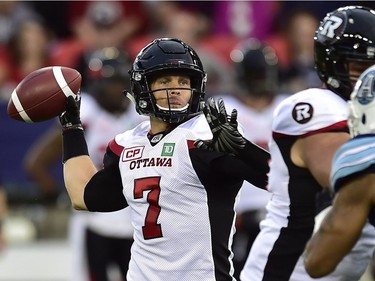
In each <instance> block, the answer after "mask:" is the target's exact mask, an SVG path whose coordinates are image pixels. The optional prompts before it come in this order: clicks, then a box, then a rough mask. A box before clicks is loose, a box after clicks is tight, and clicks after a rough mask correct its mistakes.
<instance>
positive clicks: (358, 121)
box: [304, 66, 375, 277]
mask: <svg viewBox="0 0 375 281" xmlns="http://www.w3.org/2000/svg"><path fill="white" fill-rule="evenodd" d="M374 86H375V66H371V67H370V68H369V69H367V70H366V71H365V72H364V73H363V74H362V75H361V77H360V78H359V80H358V82H357V84H356V87H355V89H354V91H353V94H352V95H351V100H350V101H349V102H348V103H349V105H350V106H349V108H350V115H349V119H348V124H349V129H350V134H351V136H352V137H353V139H351V140H349V141H348V142H347V143H345V144H344V145H343V146H342V147H341V148H340V149H339V150H338V151H337V153H336V155H335V157H334V158H333V163H332V170H331V186H332V187H333V192H334V193H335V197H334V201H333V204H332V208H331V209H330V210H329V212H328V214H327V216H326V217H325V219H324V220H323V222H322V223H321V225H320V227H319V229H318V231H317V232H316V233H315V234H314V235H313V237H312V238H311V239H310V241H309V242H308V243H307V246H306V250H305V253H304V262H305V266H306V270H307V272H308V273H309V274H310V275H311V276H313V277H322V276H324V275H327V274H329V273H330V272H332V271H333V270H334V269H335V267H336V266H337V264H338V263H339V262H340V261H341V260H342V259H343V257H344V256H345V255H346V254H348V253H349V251H350V250H351V249H352V248H353V247H354V245H355V243H356V242H357V240H358V239H359V237H360V236H361V232H362V229H363V227H364V226H365V225H366V223H367V222H368V221H369V222H370V223H371V224H372V225H374V226H375V220H374V219H375V217H374V214H375V213H374V206H375V181H374V160H375V148H374V139H373V138H374V134H375V124H374V121H375V118H374V115H373V114H374V108H375V107H374V105H375V101H374V98H375V87H374ZM368 251H369V252H370V251H371V248H369V249H368ZM370 253H371V252H370Z"/></svg>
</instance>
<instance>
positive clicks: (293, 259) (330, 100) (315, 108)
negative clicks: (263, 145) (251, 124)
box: [241, 88, 374, 281]
mask: <svg viewBox="0 0 375 281" xmlns="http://www.w3.org/2000/svg"><path fill="white" fill-rule="evenodd" d="M347 116H348V107H347V104H346V102H345V101H344V100H343V99H342V98H340V97H339V96H338V95H336V94H334V93H333V92H331V91H330V90H326V89H317V88H312V89H308V90H305V91H301V92H298V93H296V94H294V95H292V96H290V97H288V98H287V99H285V100H284V101H283V102H281V104H280V105H279V106H278V107H277V109H276V110H275V115H274V122H273V125H272V131H273V133H272V134H273V136H272V139H271V141H270V145H269V149H270V153H271V159H272V160H271V164H270V174H269V186H268V189H269V191H270V192H271V193H272V197H271V200H270V201H269V203H268V204H267V215H266V218H265V219H264V220H263V221H262V222H261V223H260V228H261V231H260V233H259V235H258V237H257V238H256V240H255V241H254V244H253V246H252V248H251V251H250V254H249V257H248V259H247V261H246V264H245V267H244V269H243V271H242V272H241V280H242V281H261V280H278V281H287V280H293V281H301V280H317V279H311V278H310V277H309V276H308V274H307V273H306V271H305V269H304V266H303V263H302V260H301V258H300V256H301V254H302V253H303V250H304V247H305V244H306V242H307V241H308V239H309V238H310V237H311V234H312V233H313V229H314V221H315V214H316V195H317V193H318V192H319V191H320V190H321V187H320V185H319V184H318V183H317V181H316V180H315V179H314V178H313V176H312V175H311V173H310V172H309V171H308V170H307V169H304V168H300V167H297V166H295V165H294V164H293V163H292V161H291V159H290V151H291V147H292V145H293V144H294V142H295V141H296V140H297V138H299V137H304V136H309V135H313V134H316V133H320V132H332V131H333V132H335V131H336V132H337V131H347V125H346V124H347V122H346V120H347ZM372 240H374V239H372ZM367 242H368V240H366V243H367ZM372 243H373V241H372ZM355 250H356V249H354V251H353V252H355ZM353 252H352V253H353ZM357 253H358V252H357ZM361 254H362V253H359V255H358V256H357V261H358V260H361V262H362V264H363V263H364V267H365V268H366V265H367V263H368V261H369V260H368V259H367V260H364V257H363V256H362V255H361ZM365 258H368V256H367V255H366V257H365ZM361 269H362V268H361ZM337 272H340V273H339V275H340V276H341V278H338V277H337V276H336V274H337ZM352 272H353V269H352V268H350V267H349V268H348V267H347V265H343V266H341V264H340V265H339V267H338V268H337V269H336V271H335V272H334V273H333V274H331V275H329V276H328V277H326V279H322V280H345V279H344V278H343V277H344V276H351V273H352ZM362 273H363V272H362ZM358 279H359V278H358ZM358 279H357V280H358ZM351 280H354V279H351Z"/></svg>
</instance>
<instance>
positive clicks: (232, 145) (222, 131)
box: [194, 98, 246, 155]
mask: <svg viewBox="0 0 375 281" xmlns="http://www.w3.org/2000/svg"><path fill="white" fill-rule="evenodd" d="M207 103H208V106H207V104H204V107H203V113H204V115H205V116H206V119H207V122H208V124H209V126H210V128H211V131H212V135H213V138H212V140H209V141H205V140H200V139H199V140H196V141H195V142H194V145H195V146H196V147H198V148H202V149H204V150H208V151H218V152H224V153H228V154H232V155H238V154H239V153H240V152H241V150H243V149H244V148H245V145H246V139H245V138H244V137H243V136H242V135H241V134H240V132H239V131H238V129H237V127H238V123H237V110H236V109H233V111H232V113H231V115H230V116H229V118H228V115H227V111H226V109H225V105H224V101H223V99H221V98H220V99H219V100H218V108H217V107H216V105H215V100H214V99H213V98H209V99H208V102H207Z"/></svg>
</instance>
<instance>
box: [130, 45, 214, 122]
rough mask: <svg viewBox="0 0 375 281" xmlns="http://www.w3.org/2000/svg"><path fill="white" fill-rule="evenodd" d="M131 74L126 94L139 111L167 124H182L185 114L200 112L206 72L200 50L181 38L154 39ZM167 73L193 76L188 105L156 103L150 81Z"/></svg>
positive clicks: (141, 53)
mask: <svg viewBox="0 0 375 281" xmlns="http://www.w3.org/2000/svg"><path fill="white" fill-rule="evenodd" d="M129 74H130V84H131V92H130V93H127V96H128V97H129V98H130V99H132V100H133V102H134V103H135V108H136V110H137V112H138V113H139V114H142V115H148V116H155V117H157V118H160V119H162V120H164V121H165V122H168V123H179V122H181V121H183V120H184V119H185V118H186V117H188V116H192V115H195V114H197V113H199V112H201V110H202V108H201V103H202V102H203V101H204V95H205V86H206V81H207V75H206V72H205V71H204V69H203V65H202V62H201V60H200V58H199V57H198V55H197V53H196V52H195V51H194V50H193V49H192V48H191V47H190V46H188V45H187V44H186V43H184V42H182V41H181V40H179V39H175V38H159V39H156V40H154V41H153V42H151V43H150V44H148V45H147V46H146V47H144V48H143V49H142V50H141V51H140V53H139V54H138V55H137V57H136V59H135V61H134V63H133V66H132V69H131V70H130V71H129ZM168 74H181V75H186V76H188V77H190V83H191V98H190V102H189V105H188V107H187V108H184V109H181V110H176V109H173V110H172V109H170V108H169V109H165V108H160V107H158V106H157V104H156V100H155V97H154V95H153V92H152V91H151V89H150V83H152V81H153V80H154V79H155V78H157V77H159V76H161V75H168ZM129 94H130V95H129Z"/></svg>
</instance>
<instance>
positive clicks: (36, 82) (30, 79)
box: [7, 66, 82, 123]
mask: <svg viewBox="0 0 375 281" xmlns="http://www.w3.org/2000/svg"><path fill="white" fill-rule="evenodd" d="M81 80H82V77H81V74H80V73H79V72H78V71H77V70H75V69H73V68H69V67H64V66H49V67H45V68H41V69H38V70H35V71H33V72H32V73H30V74H29V75H27V76H26V77H25V78H24V79H23V80H22V81H21V82H20V83H19V84H18V85H17V87H16V88H15V89H14V91H13V92H12V95H11V98H10V100H9V103H8V108H7V111H8V115H9V117H11V118H13V119H15V120H19V121H23V122H27V123H33V122H42V121H46V120H49V119H51V118H53V117H56V116H59V115H60V114H61V113H63V112H64V111H65V107H66V100H67V97H68V96H74V97H75V96H76V95H77V94H78V93H79V90H80V87H81Z"/></svg>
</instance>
